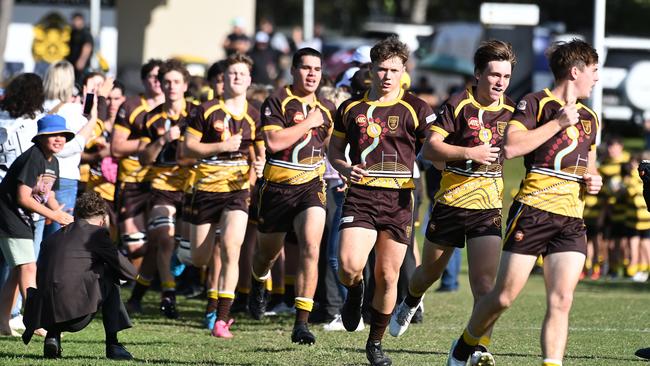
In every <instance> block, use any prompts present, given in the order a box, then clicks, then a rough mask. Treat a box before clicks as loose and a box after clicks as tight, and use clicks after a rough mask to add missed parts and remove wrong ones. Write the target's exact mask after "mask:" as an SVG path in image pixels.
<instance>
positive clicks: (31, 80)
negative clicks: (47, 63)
mask: <svg viewBox="0 0 650 366" xmlns="http://www.w3.org/2000/svg"><path fill="white" fill-rule="evenodd" d="M43 102H45V93H44V91H43V80H42V79H41V77H40V76H38V75H36V74H33V73H26V74H20V75H18V76H16V77H15V78H13V80H11V82H9V85H7V88H6V89H5V95H4V99H3V100H2V102H0V108H2V109H3V110H5V111H7V112H9V115H10V116H11V117H12V118H18V117H22V116H27V117H29V118H31V119H34V118H36V114H37V112H43Z"/></svg>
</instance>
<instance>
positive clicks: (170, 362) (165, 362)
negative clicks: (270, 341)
mask: <svg viewBox="0 0 650 366" xmlns="http://www.w3.org/2000/svg"><path fill="white" fill-rule="evenodd" d="M64 352H65V351H64ZM9 357H10V358H14V359H25V360H35V361H36V360H38V361H48V360H49V359H46V358H44V357H43V356H41V355H35V354H22V353H9V352H2V351H0V358H9ZM102 359H103V358H102V357H100V356H99V355H97V356H81V355H76V356H66V355H65V354H63V357H61V358H60V360H61V361H63V362H65V361H66V360H67V361H84V360H87V361H95V362H99V361H101V360H102ZM104 360H106V362H110V360H108V359H104ZM133 361H134V362H141V363H146V364H149V365H196V364H197V360H168V359H154V358H137V357H136V358H134V359H133ZM198 363H199V364H201V365H215V366H216V365H224V366H228V365H233V366H234V365H240V366H253V364H252V363H241V362H238V363H227V362H226V363H224V362H221V361H219V362H213V361H203V360H201V361H198Z"/></svg>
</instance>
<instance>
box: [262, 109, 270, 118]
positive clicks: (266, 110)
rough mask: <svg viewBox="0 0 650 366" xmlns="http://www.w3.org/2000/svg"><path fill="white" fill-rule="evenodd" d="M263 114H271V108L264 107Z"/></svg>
mask: <svg viewBox="0 0 650 366" xmlns="http://www.w3.org/2000/svg"><path fill="white" fill-rule="evenodd" d="M264 115H265V116H267V117H269V116H270V115H271V108H269V107H266V108H264Z"/></svg>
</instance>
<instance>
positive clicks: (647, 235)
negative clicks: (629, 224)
mask: <svg viewBox="0 0 650 366" xmlns="http://www.w3.org/2000/svg"><path fill="white" fill-rule="evenodd" d="M629 235H630V236H638V237H640V238H641V239H650V230H639V229H634V228H630V229H629Z"/></svg>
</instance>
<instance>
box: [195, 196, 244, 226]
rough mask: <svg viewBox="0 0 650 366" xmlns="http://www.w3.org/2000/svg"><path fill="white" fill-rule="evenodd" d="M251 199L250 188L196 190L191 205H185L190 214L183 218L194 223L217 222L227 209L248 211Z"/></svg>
mask: <svg viewBox="0 0 650 366" xmlns="http://www.w3.org/2000/svg"><path fill="white" fill-rule="evenodd" d="M249 200H250V194H249V191H248V189H242V190H239V191H234V192H205V191H196V192H194V194H193V195H192V198H191V201H190V202H189V205H186V206H185V207H186V211H185V212H186V214H189V216H184V217H183V218H184V219H185V220H186V221H188V222H190V223H192V224H194V225H202V224H217V223H219V220H221V214H222V213H223V212H224V211H226V210H228V211H236V210H239V211H244V212H248V204H249Z"/></svg>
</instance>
